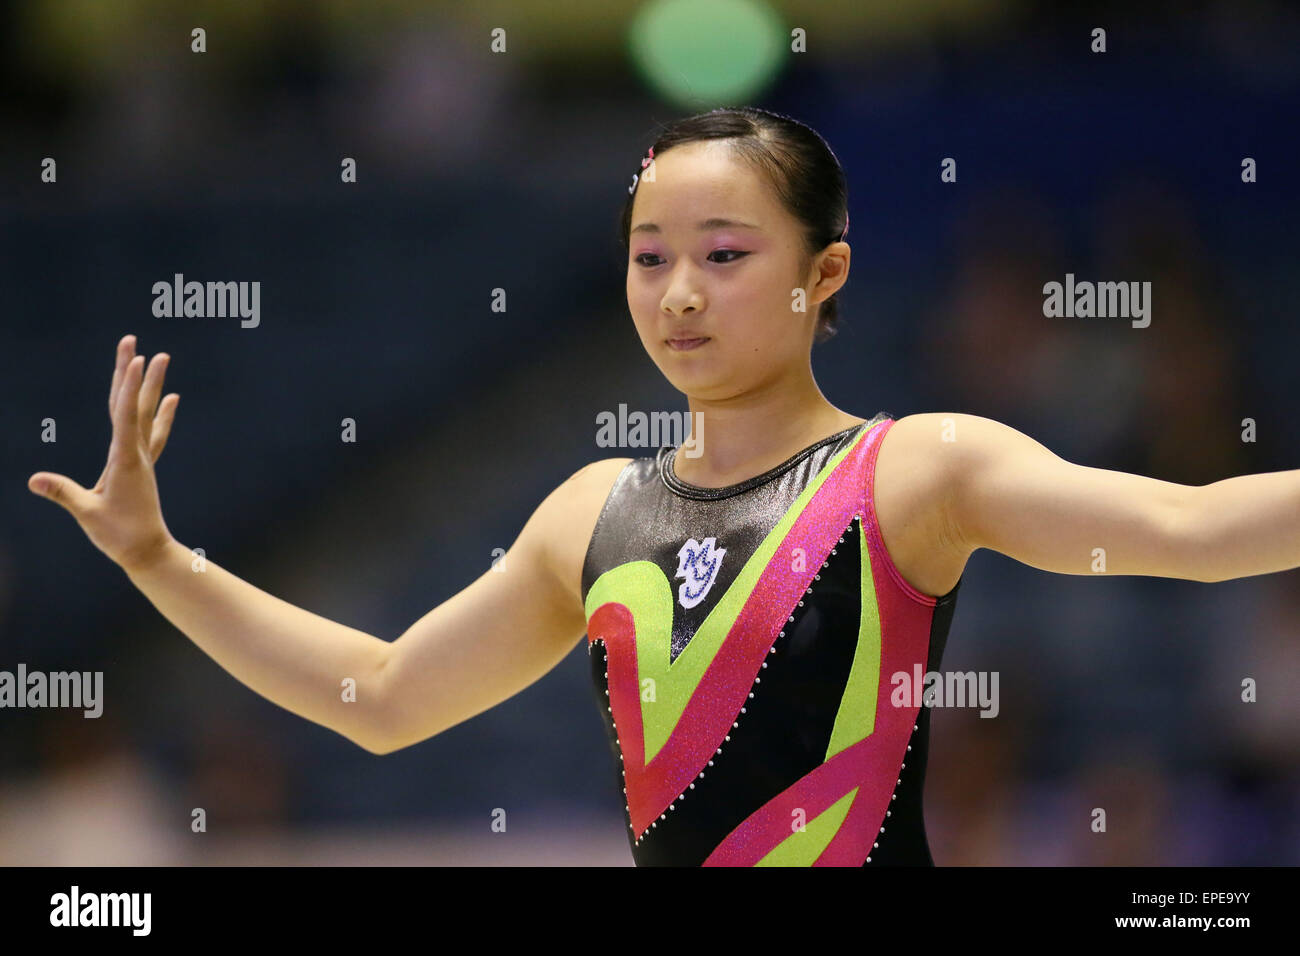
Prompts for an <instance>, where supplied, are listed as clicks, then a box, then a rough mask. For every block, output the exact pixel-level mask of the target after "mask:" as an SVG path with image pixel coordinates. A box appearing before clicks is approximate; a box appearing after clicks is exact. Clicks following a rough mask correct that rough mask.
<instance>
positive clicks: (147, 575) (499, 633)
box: [28, 336, 626, 753]
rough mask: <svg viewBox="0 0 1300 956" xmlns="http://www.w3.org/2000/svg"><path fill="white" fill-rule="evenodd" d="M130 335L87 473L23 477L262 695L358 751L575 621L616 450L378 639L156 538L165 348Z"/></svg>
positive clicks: (477, 696) (501, 670)
mask: <svg viewBox="0 0 1300 956" xmlns="http://www.w3.org/2000/svg"><path fill="white" fill-rule="evenodd" d="M134 348H135V341H134V337H132V336H126V337H124V338H123V339H122V341H121V342H120V343H119V345H118V360H117V368H116V371H115V372H114V375H113V384H112V387H111V389H110V394H109V413H110V416H111V418H112V420H113V440H112V443H111V445H110V448H109V456H108V463H107V464H106V466H105V468H104V473H103V474H102V475H101V476H100V479H99V481H98V482H97V483H96V485H95V487H94V488H92V489H86V488H82V487H81V486H80V485H78V484H77V483H76V482H74V481H72V480H71V479H69V478H66V477H64V476H62V475H55V474H51V473H49V472H38V473H37V474H35V475H33V476H32V477H31V478H30V479H29V481H28V486H29V488H31V490H32V491H34V492H37V493H39V494H42V495H44V496H45V497H48V498H50V499H51V500H53V501H55V502H56V503H58V504H59V505H61V506H63V507H64V508H65V509H66V510H68V511H69V512H70V513H71V514H72V515H73V517H74V518H76V520H77V522H78V524H80V525H81V527H82V529H83V530H84V531H85V532H86V534H87V536H88V537H89V538H90V539H91V542H92V543H93V544H95V546H96V547H98V548H99V549H100V550H101V551H103V552H104V553H105V554H106V555H108V557H109V558H111V559H112V560H113V561H114V562H116V563H117V564H118V565H119V566H121V567H122V568H123V570H124V571H126V573H127V575H128V577H129V578H130V579H131V581H132V583H134V584H135V585H136V587H138V588H139V589H140V590H141V592H143V593H144V594H145V596H146V597H148V599H149V600H150V601H151V602H152V603H153V605H154V606H155V607H156V608H157V609H158V610H159V611H160V612H161V613H162V614H163V616H164V617H166V618H167V619H168V620H169V621H171V622H172V623H173V624H174V625H175V626H176V627H177V628H178V629H179V630H181V631H182V632H183V633H184V634H186V635H187V636H188V637H189V638H190V639H191V640H193V641H194V643H195V644H196V645H198V647H200V648H201V649H202V650H203V651H204V652H205V653H207V654H208V655H209V656H210V657H211V658H212V659H213V660H215V661H216V662H217V663H218V664H220V665H221V666H222V667H223V668H225V670H226V671H228V672H229V673H230V674H231V675H232V676H234V677H235V678H236V679H237V680H239V681H240V682H242V683H244V684H245V685H247V686H248V687H250V688H251V689H252V690H254V691H256V692H257V693H259V694H261V695H262V696H263V697H266V698H267V699H269V700H271V701H273V702H275V703H277V704H279V705H280V706H282V707H284V708H285V709H287V710H289V711H291V712H293V713H295V714H298V715H299V716H301V717H305V718H306V719H308V720H311V721H313V722H315V723H318V724H321V725H323V726H325V727H329V728H330V729H332V730H334V731H336V732H338V733H340V734H342V735H343V736H345V737H347V738H348V739H349V740H352V741H353V742H354V743H356V744H358V745H359V746H361V747H364V748H365V749H366V750H369V751H371V752H372V753H389V752H391V751H393V750H396V749H399V748H400V747H404V746H407V745H409V744H412V743H416V742H417V741H419V740H423V739H425V738H426V737H430V736H432V735H434V734H436V733H439V732H440V731H442V730H445V729H447V728H448V727H451V726H454V725H455V724H457V723H459V722H461V721H463V720H466V719H468V718H469V717H472V716H474V715H475V714H478V713H480V712H482V711H484V710H486V709H488V708H489V707H491V706H493V705H494V704H496V703H499V702H500V701H502V700H504V699H506V698H507V697H509V696H511V695H512V694H514V693H516V692H517V691H519V690H522V689H523V688H524V687H526V686H528V685H529V684H531V683H533V682H534V681H535V680H537V679H538V678H540V677H541V676H542V675H543V674H545V673H546V672H547V671H548V670H550V669H551V667H553V666H554V665H555V664H556V663H558V662H559V661H560V660H561V659H562V658H563V657H564V655H565V654H566V653H567V652H568V650H569V649H570V648H571V647H572V646H573V643H574V642H575V641H576V640H577V639H578V638H579V637H580V636H581V634H582V633H583V632H584V631H585V629H586V621H585V617H584V614H583V608H582V603H581V599H580V592H579V575H580V573H581V566H582V556H583V555H584V554H585V550H586V543H587V540H588V539H589V537H590V532H591V530H592V528H593V527H594V524H595V520H596V515H597V513H598V511H599V509H600V506H601V505H602V504H603V501H604V496H603V492H602V490H601V488H600V487H599V486H600V484H601V482H604V491H606V492H607V491H608V489H609V486H610V484H611V483H612V481H613V476H614V475H615V474H616V473H617V471H618V470H619V469H621V467H622V463H624V462H626V459H606V460H605V461H602V462H597V463H595V464H593V465H590V466H588V467H587V468H584V469H582V470H581V471H580V472H578V473H577V474H576V475H574V476H573V478H572V479H570V480H569V481H567V482H565V483H564V484H563V485H561V486H560V487H559V488H557V489H556V490H555V491H554V492H552V493H551V495H550V496H548V497H547V499H546V500H545V501H544V502H543V503H542V504H541V505H540V506H539V507H538V509H537V511H536V512H535V513H534V514H533V516H532V518H530V519H529V521H528V523H527V524H526V525H525V527H524V529H523V531H522V532H521V533H520V535H519V537H518V539H517V540H516V541H515V542H514V544H513V545H512V546H511V548H510V550H509V551H507V552H506V555H505V556H504V558H503V559H502V560H501V561H499V562H498V564H497V568H498V569H499V570H488V571H485V572H484V573H483V575H481V576H480V577H479V578H478V580H476V581H475V582H474V583H473V584H471V585H470V586H469V587H467V588H465V589H464V590H463V591H461V592H460V593H458V594H456V595H454V596H453V597H452V598H450V599H449V600H447V601H445V602H444V603H443V604H441V605H439V606H438V607H436V608H434V609H433V610H432V611H430V612H429V613H428V614H426V615H425V616H424V617H423V618H421V619H420V620H419V621H418V622H416V623H415V624H414V625H413V626H412V627H411V628H410V630H408V631H407V632H406V633H405V634H403V635H402V637H401V638H399V639H398V640H397V641H395V642H391V643H390V642H388V641H384V640H381V639H379V638H377V637H373V636H371V635H369V634H366V633H364V632H362V631H358V630H355V629H353V628H350V627H346V626H344V625H342V624H339V623H337V622H335V621H331V620H329V619H327V618H324V617H320V616H319V615H316V614H312V613H311V612H309V611H306V610H303V609H302V608H299V607H296V606H295V605H292V604H290V603H288V602H287V601H283V600H280V599H279V598H277V597H274V596H273V595H271V594H268V593H266V592H265V591H262V590H260V589H259V588H256V587H254V586H253V585H251V584H249V583H248V582H246V581H244V580H242V579H240V578H239V577H237V576H236V575H234V574H231V573H230V572H228V571H226V570H224V569H223V568H221V567H220V566H218V565H216V564H213V563H212V562H211V561H208V560H206V559H205V560H203V561H202V562H199V561H196V560H195V556H194V555H193V554H192V553H191V552H190V551H189V550H188V549H187V548H186V547H185V546H184V545H182V544H180V543H179V542H177V541H176V540H175V539H174V538H172V536H171V534H170V532H169V531H168V530H167V528H166V525H165V524H164V523H163V520H162V512H161V507H160V505H159V502H158V494H157V486H156V481H155V476H154V469H153V464H154V462H155V461H156V460H157V458H158V456H159V455H160V454H161V452H162V448H163V445H164V444H165V443H166V439H167V435H168V433H169V432H170V429H171V422H172V417H173V416H174V413H175V408H176V400H177V399H178V396H175V395H169V396H167V398H166V399H163V401H162V403H161V404H159V401H158V397H159V395H160V394H161V391H162V378H163V369H164V367H165V365H166V362H167V356H166V355H159V356H156V357H155V358H154V361H153V364H152V365H151V366H150V367H149V370H148V374H147V376H146V374H145V371H144V360H143V358H142V357H136V356H134ZM142 383H143V387H142ZM155 408H156V409H157V411H156V412H155ZM584 525H585V532H584ZM584 533H585V534H586V537H585V538H584V537H582V535H583V534H584ZM349 682H351V683H349Z"/></svg>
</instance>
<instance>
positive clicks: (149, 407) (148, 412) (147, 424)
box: [137, 352, 171, 447]
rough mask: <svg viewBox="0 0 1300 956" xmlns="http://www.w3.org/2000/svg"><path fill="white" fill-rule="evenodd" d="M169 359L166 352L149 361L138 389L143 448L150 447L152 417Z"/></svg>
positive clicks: (155, 409)
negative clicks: (147, 369)
mask: <svg viewBox="0 0 1300 956" xmlns="http://www.w3.org/2000/svg"><path fill="white" fill-rule="evenodd" d="M170 358H171V356H169V355H168V354H167V353H166V352H159V353H158V354H157V355H155V356H154V357H153V359H152V360H151V361H149V371H148V372H147V373H145V376H144V383H143V385H142V386H141V387H140V402H139V405H140V407H139V409H138V416H137V418H138V421H139V423H140V440H141V441H142V442H144V444H145V447H149V446H150V436H151V435H152V434H153V420H154V415H155V413H156V412H157V410H158V396H159V395H161V394H162V387H163V376H164V375H166V374H167V362H168V360H169V359H170Z"/></svg>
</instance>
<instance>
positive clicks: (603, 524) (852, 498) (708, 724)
mask: <svg viewBox="0 0 1300 956" xmlns="http://www.w3.org/2000/svg"><path fill="white" fill-rule="evenodd" d="M893 423H894V420H893V418H892V417H891V416H889V414H888V413H886V412H881V413H880V414H879V415H877V416H876V417H875V418H873V419H871V421H869V422H866V423H863V424H860V425H856V426H854V427H852V428H849V429H846V430H844V431H842V432H839V433H837V434H835V435H831V436H829V437H827V438H825V439H823V440H821V441H819V442H817V443H816V444H814V445H812V446H810V447H808V448H806V449H804V450H803V451H801V452H800V453H799V454H797V455H795V456H794V457H792V458H790V459H789V460H788V461H785V462H783V463H782V464H780V465H777V466H776V467H775V468H772V469H770V470H769V471H767V472H764V473H763V474H761V475H758V476H756V477H754V478H751V479H749V480H747V481H743V482H740V483H738V484H735V485H731V486H728V487H726V488H701V487H698V486H695V485H690V484H687V483H685V482H683V481H681V480H679V479H678V478H677V477H676V475H675V473H674V471H673V460H674V458H675V455H676V452H677V449H676V448H674V447H667V446H666V447H663V448H660V449H659V451H658V453H657V454H656V455H655V457H653V458H639V459H636V460H634V461H632V462H630V463H629V464H628V465H627V466H626V467H625V468H624V469H623V471H622V473H621V474H620V475H619V477H618V479H617V480H616V481H615V483H614V485H613V488H612V489H611V491H610V494H609V497H608V500H607V501H606V502H605V505H604V508H603V509H602V511H601V515H600V518H599V520H598V521H597V523H596V528H595V531H594V533H593V534H592V539H591V543H590V545H589V547H588V550H587V555H586V560H585V563H584V566H583V574H582V589H583V599H584V601H585V603H586V614H587V634H588V644H587V648H588V652H589V654H590V658H591V675H592V679H593V680H594V682H595V688H596V697H597V700H598V701H599V703H600V710H601V713H602V715H603V716H604V718H605V722H606V728H607V730H608V732H609V739H610V744H611V747H612V748H613V750H614V753H615V755H616V759H617V760H618V761H619V764H618V769H619V771H620V772H619V777H618V782H619V787H620V789H621V790H622V791H623V793H624V795H625V796H624V805H625V808H626V811H627V813H626V820H627V824H628V828H629V830H628V837H629V841H630V842H631V845H632V854H633V858H634V860H635V862H636V863H637V864H638V865H732V866H735V865H741V866H743V865H756V864H766V865H822V866H827V865H831V866H836V865H838V866H845V865H851V866H857V865H865V864H871V865H888V864H904V865H907V864H910V865H933V860H932V858H931V856H930V849H929V845H928V842H927V840H926V834H925V823H924V820H923V819H922V813H921V791H922V786H923V784H924V779H925V759H926V745H927V740H928V736H929V734H928V730H929V719H928V718H929V710H928V708H926V707H923V706H919V705H918V704H917V703H916V702H914V701H912V700H911V699H910V698H908V699H907V700H906V701H905V702H904V703H903V704H900V705H895V704H894V703H893V702H892V700H891V692H890V690H891V677H893V676H894V675H897V674H899V673H900V672H901V673H904V674H906V675H907V677H908V678H909V679H911V678H912V677H913V676H915V678H916V679H917V682H918V683H919V680H920V677H921V674H922V673H923V672H926V671H929V670H937V668H938V666H939V661H940V658H941V656H942V653H943V646H944V642H945V640H946V638H947V633H948V627H949V624H950V622H951V619H952V612H953V608H954V606H955V603H956V596H957V589H958V587H960V581H959V582H958V584H957V585H956V586H954V587H953V589H952V590H951V591H949V592H948V593H947V594H945V595H943V596H942V597H941V598H937V599H936V598H933V597H928V596H926V595H924V594H922V593H920V592H919V591H917V590H916V589H915V588H913V587H912V586H911V585H909V584H908V583H907V582H906V581H905V580H903V577H902V575H901V574H900V573H899V571H898V569H897V568H896V567H895V566H894V563H893V561H892V559H891V558H890V556H889V554H888V552H887V551H886V549H885V546H884V542H883V540H882V538H881V535H880V528H879V525H878V524H877V522H876V515H875V507H874V500H873V498H874V495H873V492H874V476H875V461H876V453H877V451H878V449H879V447H880V442H881V439H882V438H883V437H884V435H885V434H886V432H888V430H889V429H890V428H891V427H892V425H893ZM675 579H677V580H675Z"/></svg>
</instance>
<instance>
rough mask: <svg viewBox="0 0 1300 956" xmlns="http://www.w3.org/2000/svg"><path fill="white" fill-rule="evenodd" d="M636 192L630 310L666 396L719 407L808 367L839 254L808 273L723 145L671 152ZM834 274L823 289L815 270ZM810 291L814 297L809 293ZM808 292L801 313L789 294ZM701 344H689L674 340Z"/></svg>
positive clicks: (797, 239)
mask: <svg viewBox="0 0 1300 956" xmlns="http://www.w3.org/2000/svg"><path fill="white" fill-rule="evenodd" d="M644 174H645V171H643V173H642V179H641V181H640V182H639V183H638V184H637V187H636V199H635V202H634V205H633V207H632V227H631V233H630V235H629V237H628V266H627V304H628V309H629V310H630V311H631V313H632V320H633V322H634V323H635V324H636V330H637V334H638V335H640V337H641V343H642V345H644V346H645V349H646V351H647V352H648V353H649V354H650V358H651V359H652V360H653V361H654V363H655V365H657V366H658V367H659V370H660V371H661V372H663V374H664V376H665V377H666V378H667V379H668V380H669V381H670V382H671V383H672V384H673V386H674V387H675V388H677V389H679V390H680V391H682V392H685V393H686V394H688V395H691V396H694V397H697V398H701V399H705V400H723V399H727V398H732V397H734V396H736V395H739V394H741V393H743V392H746V391H749V390H751V389H754V388H756V387H759V386H762V385H764V384H766V383H769V382H771V381H773V380H775V379H778V378H780V377H781V376H783V375H785V374H789V373H790V372H792V371H796V370H797V369H798V368H799V365H800V363H801V364H802V366H803V368H804V369H805V370H806V369H807V367H808V361H809V359H808V355H809V349H810V348H811V347H812V338H813V322H814V317H815V315H816V311H817V309H816V306H817V303H818V302H820V301H822V300H824V299H825V298H827V297H828V296H830V295H831V294H832V293H833V292H834V291H835V290H836V289H837V288H839V286H840V285H842V284H843V281H844V280H843V277H842V276H840V275H839V274H840V273H843V275H844V276H846V275H847V271H848V253H847V248H848V247H847V246H845V245H844V244H842V243H837V244H835V246H836V247H838V248H839V249H840V250H841V252H840V255H839V256H835V257H832V258H833V259H835V261H834V262H831V263H829V264H828V265H825V266H823V264H822V263H823V260H824V259H825V258H826V257H825V256H824V255H819V256H818V257H816V258H815V259H814V261H813V263H812V264H811V265H810V266H809V268H808V272H807V273H806V274H805V273H804V272H803V269H802V267H803V266H804V264H805V263H804V257H805V252H804V247H803V237H802V233H801V227H800V225H799V223H798V222H797V221H796V220H795V219H794V218H793V217H792V216H791V215H790V214H789V213H788V212H786V211H785V209H784V208H782V206H781V205H780V203H779V201H778V200H777V199H776V197H775V196H774V195H772V191H771V189H770V188H769V187H768V185H767V183H766V182H765V181H764V180H762V179H761V178H760V177H759V175H758V174H757V173H756V172H754V171H753V170H751V169H750V168H749V167H748V166H747V165H745V164H744V163H741V162H737V161H735V160H734V159H732V158H731V155H730V149H729V147H728V146H727V145H726V143H725V141H722V140H706V141H704V142H699V143H690V144H687V145H685V146H675V147H673V148H672V149H671V150H668V151H667V152H665V153H664V154H663V155H662V156H660V157H656V158H655V160H654V180H653V181H648V180H646V179H645V178H644ZM824 268H825V269H829V271H830V273H831V276H830V278H829V279H827V280H824V281H819V280H822V276H821V272H822V270H823V269H824ZM814 284H815V285H816V288H810V286H812V285H814ZM796 288H803V289H807V290H808V292H807V294H806V303H805V306H804V311H796V310H795V309H794V307H793V306H794V304H795V302H796V299H795V297H794V290H795V289H796ZM685 339H703V340H704V341H703V342H698V343H694V347H689V346H690V345H691V344H692V343H689V342H682V341H676V342H675V341H674V340H685Z"/></svg>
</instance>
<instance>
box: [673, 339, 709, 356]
mask: <svg viewBox="0 0 1300 956" xmlns="http://www.w3.org/2000/svg"><path fill="white" fill-rule="evenodd" d="M708 341H709V338H708V336H703V337H701V338H698V339H669V340H668V347H669V348H670V349H672V350H673V351H675V352H688V351H690V350H691V349H697V348H699V347H700V346H701V345H703V344H704V343H705V342H708Z"/></svg>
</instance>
